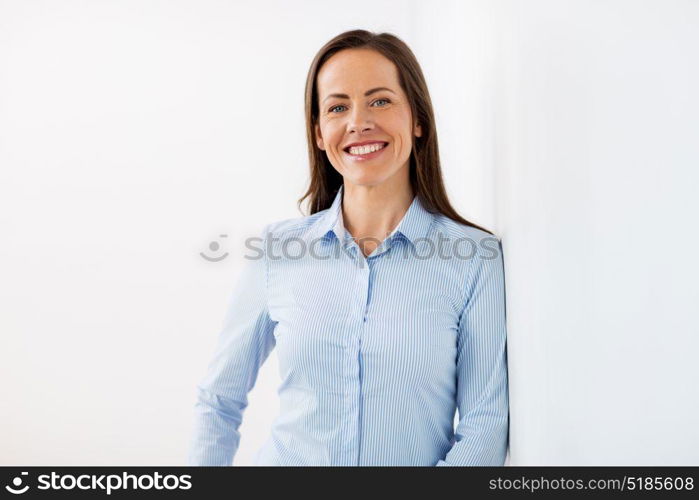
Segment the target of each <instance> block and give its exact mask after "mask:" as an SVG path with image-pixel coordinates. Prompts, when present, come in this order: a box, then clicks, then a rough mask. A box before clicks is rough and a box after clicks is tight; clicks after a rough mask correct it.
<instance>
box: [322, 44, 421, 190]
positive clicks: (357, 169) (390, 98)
mask: <svg viewBox="0 0 699 500" xmlns="http://www.w3.org/2000/svg"><path fill="white" fill-rule="evenodd" d="M316 85H317V93H318V106H319V107H318V110H319V115H318V123H317V124H316V125H315V133H316V142H317V144H318V147H319V148H320V149H322V150H324V151H325V152H326V154H327V155H328V159H329V160H330V163H331V164H332V165H333V167H335V169H336V170H337V171H338V172H339V173H340V175H342V177H343V178H344V179H345V181H349V182H352V183H354V184H357V185H365V186H375V185H377V184H381V183H383V182H384V181H386V180H388V179H391V178H393V179H394V180H395V179H396V178H397V177H395V176H396V175H397V174H398V175H399V176H400V175H404V177H403V178H404V179H405V180H407V179H408V176H407V173H408V165H409V159H410V152H411V150H412V147H413V137H414V136H417V137H419V136H420V135H422V130H421V129H420V127H419V126H414V124H413V118H412V114H411V111H410V104H409V102H408V99H407V97H406V95H405V93H404V92H403V89H402V88H401V86H400V83H399V81H398V70H397V68H396V66H395V65H394V64H393V62H391V61H390V60H389V59H387V58H386V57H384V56H383V55H381V54H379V53H378V52H376V51H374V50H370V49H345V50H342V51H340V52H337V53H336V54H334V55H333V56H332V57H330V59H328V60H327V61H326V62H325V64H323V66H322V67H321V69H320V71H319V72H318V78H317V82H316ZM354 145H364V146H363V147H354ZM382 146H383V147H382ZM379 147H382V148H381V149H378V150H376V151H374V150H375V149H377V148H379ZM403 169H405V170H403Z"/></svg>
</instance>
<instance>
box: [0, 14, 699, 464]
mask: <svg viewBox="0 0 699 500" xmlns="http://www.w3.org/2000/svg"><path fill="white" fill-rule="evenodd" d="M697 25H699V2H696V1H660V0H658V1H631V0H628V1H611V2H609V1H607V2H602V1H581V0H575V1H563V2H562V1H553V0H550V1H544V0H532V1H528V2H518V1H514V0H512V1H509V0H501V1H496V2H493V1H486V0H480V1H440V2H430V3H425V2H416V1H414V2H407V1H405V0H400V1H395V2H393V1H380V2H377V1H355V2H351V3H350V4H348V3H347V2H328V1H308V0H305V1H303V2H268V1H267V2H262V1H255V2H232V1H231V2H222V1H217V2H214V1H202V0H199V1H196V2H195V1H120V2H116V1H114V2H108V1H87V0H86V1H61V2H49V1H43V2H42V1H1V0H0V335H1V336H0V342H1V344H0V398H1V400H2V404H1V405H0V464H2V465H10V464H26V465H78V464H85V465H155V464H160V465H181V464H184V463H185V457H186V452H187V447H188V444H189V439H190V435H191V421H192V415H193V413H192V412H193V405H194V401H195V385H196V383H197V382H198V381H199V379H201V377H202V376H203V374H204V371H205V369H206V366H207V364H208V362H209V358H210V356H211V354H212V353H213V349H214V347H215V344H216V338H217V335H218V331H219V329H220V327H221V325H222V320H223V317H224V314H225V310H224V308H225V305H226V301H227V299H228V296H229V294H230V292H231V291H232V288H233V284H234V282H235V279H236V277H237V275H238V272H239V269H240V265H241V264H242V262H243V260H242V256H243V255H244V253H245V248H244V246H243V241H244V239H245V238H247V237H250V236H255V235H257V234H258V232H259V231H260V230H261V228H262V227H263V226H264V225H265V224H267V223H270V222H273V221H276V220H280V219H283V218H288V217H297V216H301V215H302V213H301V212H300V211H299V210H298V209H297V206H296V201H297V200H298V198H300V196H301V195H302V194H303V192H304V190H305V187H306V185H307V182H308V166H307V156H306V155H307V153H306V150H305V148H306V145H305V135H304V134H305V131H304V122H303V119H304V117H303V85H304V80H305V76H306V72H307V70H308V66H309V64H310V62H311V60H312V58H313V56H314V55H315V53H316V51H317V50H318V49H319V48H320V47H321V46H322V45H323V44H324V43H325V42H326V41H327V40H329V39H330V38H332V37H333V36H334V35H336V34H338V33H340V32H342V31H344V30H347V29H354V28H365V29H370V30H373V31H390V32H392V33H395V34H396V35H398V36H400V37H401V38H402V39H403V40H405V41H406V42H407V43H408V44H409V45H410V46H411V48H412V49H413V51H414V52H415V54H416V55H417V57H418V59H419V61H420V63H421V65H422V67H423V70H424V72H425V75H426V77H427V80H428V85H429V88H430V92H431V94H432V99H433V103H434V106H435V111H436V116H437V127H438V132H439V143H440V148H441V153H442V161H443V170H444V175H445V181H446V184H447V187H448V191H449V194H450V197H451V199H452V201H453V204H454V205H455V206H456V208H457V209H458V210H459V211H460V212H461V214H462V215H464V216H465V217H466V218H468V219H470V220H473V221H474V222H477V223H479V224H481V225H485V226H487V227H490V228H491V229H493V230H494V231H495V232H496V233H497V234H498V235H499V236H500V237H501V238H502V240H503V245H504V252H505V265H506V275H507V293H508V303H507V306H508V346H509V347H508V355H509V364H510V398H511V399H510V401H511V407H510V412H511V435H510V439H511V449H510V457H509V463H511V464H513V465H538V464H541V465H578V464H590V465H616V464H628V465H647V464H648V465H650V464H664V465H682V464H691V465H697V464H699V430H698V429H697V426H696V425H695V422H696V421H697V420H698V419H699V391H697V389H696V387H695V384H696V381H697V379H698V378H699V365H698V364H696V363H695V357H696V355H697V353H698V351H699V337H698V334H699V321H698V320H697V319H696V316H695V314H694V310H695V307H696V304H697V303H699V291H698V288H697V278H698V277H699V276H698V274H699V273H697V271H698V270H699V269H698V265H697V263H696V260H694V256H695V255H696V254H697V253H699V238H698V237H697V235H696V234H695V226H696V223H695V221H694V218H695V215H696V214H697V213H699V201H698V200H697V196H696V194H695V192H696V189H697V187H699V174H698V173H697V172H698V169H699V140H698V139H699V137H698V135H699V134H698V132H699V119H698V118H697V116H699V99H698V98H697V96H696V88H699V68H698V64H697V57H696V47H697V46H699V35H698V34H697V31H696V26H697ZM304 208H305V207H304ZM221 234H226V235H227V237H226V238H221V237H220V235H221ZM211 241H218V242H219V243H221V244H222V246H223V248H222V250H220V251H219V252H218V253H219V254H220V253H221V252H223V251H228V252H229V254H230V255H229V257H227V258H226V259H224V260H223V261H222V262H219V263H210V262H207V261H205V260H204V259H202V258H201V257H200V255H199V252H205V251H207V246H208V245H209V243H210V242H211ZM209 254H211V255H214V254H213V253H212V252H210V251H209ZM276 363H277V361H276V356H275V354H274V352H273V353H272V354H271V356H270V358H269V359H268V361H267V363H266V364H265V365H264V366H263V368H262V370H261V372H260V376H259V378H258V382H257V385H256V386H255V388H254V389H253V391H252V392H251V393H250V395H249V400H250V406H249V407H248V408H247V410H246V411H245V414H244V421H243V424H242V426H241V429H240V430H241V433H242V440H241V443H240V448H239V451H238V453H237V455H236V457H235V461H234V463H235V464H240V465H243V464H248V463H250V462H251V460H252V457H253V455H254V453H255V452H256V451H257V449H258V448H259V446H261V444H262V443H263V442H264V440H265V439H266V437H267V435H268V432H269V427H270V425H271V422H272V420H273V418H274V416H275V415H276V412H277V411H278V403H277V396H276V385H277V382H278V375H277V371H276V368H277V367H276Z"/></svg>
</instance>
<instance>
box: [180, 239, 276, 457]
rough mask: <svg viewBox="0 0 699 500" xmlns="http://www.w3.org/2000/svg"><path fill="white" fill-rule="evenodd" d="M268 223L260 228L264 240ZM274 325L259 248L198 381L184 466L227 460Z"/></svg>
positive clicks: (236, 441) (240, 281)
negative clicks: (269, 308)
mask: <svg viewBox="0 0 699 500" xmlns="http://www.w3.org/2000/svg"><path fill="white" fill-rule="evenodd" d="M268 228H269V226H266V227H265V229H264V230H263V232H262V235H263V238H262V240H263V244H264V243H265V242H266V235H267V230H268ZM266 248H267V246H266V245H264V246H263V249H266ZM274 325H275V323H274V322H273V321H272V320H271V319H270V317H269V313H268V309H267V262H266V256H265V254H264V251H261V252H259V254H258V255H256V256H254V257H253V258H249V257H248V256H246V258H245V262H244V264H243V269H242V272H241V274H240V276H239V277H238V281H237V283H236V285H235V287H234V290H233V293H232V295H231V297H230V299H229V303H228V309H227V313H226V315H225V319H224V322H223V328H222V329H221V331H220V332H219V336H218V345H217V347H216V350H215V352H214V355H213V358H212V360H211V361H210V363H209V366H208V370H207V372H206V376H205V377H204V378H203V379H202V380H201V381H200V382H199V383H198V384H197V401H196V404H195V405H194V410H195V411H194V429H193V433H192V438H191V441H190V448H189V453H188V456H187V463H188V465H218V466H229V465H231V463H232V461H233V457H234V455H235V453H236V451H237V450H238V444H239V442H240V432H239V431H238V428H239V426H240V424H241V422H242V417H243V411H244V410H245V408H246V407H247V404H248V400H247V394H248V392H249V391H250V390H251V389H252V388H253V386H254V385H255V381H256V379H257V373H258V371H259V368H260V366H261V365H262V364H263V363H264V361H265V360H266V359H267V357H268V355H269V353H270V352H271V350H272V349H273V348H274V345H275V340H274V335H273V331H274Z"/></svg>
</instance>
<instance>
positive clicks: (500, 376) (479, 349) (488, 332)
mask: <svg viewBox="0 0 699 500" xmlns="http://www.w3.org/2000/svg"><path fill="white" fill-rule="evenodd" d="M486 239H487V240H488V245H490V246H489V247H487V248H485V249H484V248H483V245H479V250H478V252H477V253H476V255H475V257H474V261H473V262H472V263H471V270H470V276H469V279H468V282H467V289H466V292H467V297H468V298H467V299H466V300H467V302H466V305H465V307H464V310H463V312H462V313H461V317H460V319H459V334H458V340H457V358H456V371H457V392H456V403H457V408H458V410H459V423H458V425H457V427H456V431H455V435H454V440H455V442H454V444H453V445H452V448H451V449H450V450H449V452H448V453H447V454H446V457H445V458H444V459H442V460H439V461H438V462H437V464H436V465H437V466H446V465H503V464H504V463H505V456H506V453H507V446H508V438H509V398H508V377H507V347H506V341H507V332H506V323H505V277H504V269H503V268H504V266H503V257H502V245H501V244H500V242H499V241H498V240H496V239H494V238H486ZM483 241H484V240H482V241H481V243H483Z"/></svg>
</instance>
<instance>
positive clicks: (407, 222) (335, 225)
mask: <svg viewBox="0 0 699 500" xmlns="http://www.w3.org/2000/svg"><path fill="white" fill-rule="evenodd" d="M343 191H344V186H343V185H341V186H340V188H339V190H338V191H337V194H336V195H335V199H334V200H333V202H332V205H331V206H330V208H328V210H327V211H326V212H325V213H324V214H323V216H322V217H320V218H319V219H318V220H317V221H316V222H315V224H314V225H313V226H311V231H310V234H311V235H312V236H314V237H319V238H324V239H325V238H328V237H330V238H332V235H333V234H334V235H335V237H337V239H338V240H339V241H341V242H343V243H345V242H347V241H348V240H350V239H351V238H350V236H349V233H348V232H347V231H346V230H345V227H344V224H343V218H342V197H343ZM433 218H434V215H433V214H432V213H430V212H428V211H427V209H425V207H424V205H423V204H422V202H421V201H420V197H419V196H417V195H416V196H414V197H413V201H412V202H411V203H410V206H409V207H408V210H407V211H406V212H405V215H404V216H403V218H402V219H401V221H400V222H399V223H398V226H397V227H396V228H395V229H394V230H393V232H392V233H391V234H390V235H389V236H388V238H386V239H389V238H393V237H397V236H398V235H399V234H400V235H402V236H403V237H405V238H406V239H407V240H408V241H409V242H410V243H411V244H413V245H415V244H416V242H417V240H419V239H420V238H424V237H426V236H427V233H428V230H429V228H430V225H431V224H432V220H433Z"/></svg>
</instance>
